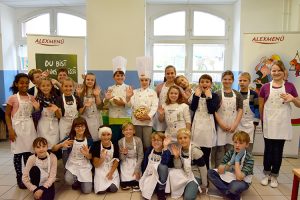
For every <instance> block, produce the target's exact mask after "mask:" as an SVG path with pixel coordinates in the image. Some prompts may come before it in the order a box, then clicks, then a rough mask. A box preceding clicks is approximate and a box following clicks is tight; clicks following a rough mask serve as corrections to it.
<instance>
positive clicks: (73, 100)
mask: <svg viewBox="0 0 300 200" xmlns="http://www.w3.org/2000/svg"><path fill="white" fill-rule="evenodd" d="M73 88H74V82H73V80H72V79H71V78H66V79H64V80H63V82H62V90H63V94H62V96H61V97H59V98H58V99H57V105H58V107H59V108H60V109H61V112H62V117H61V119H60V121H59V135H60V137H59V138H60V140H63V139H64V138H65V137H66V136H67V135H68V134H69V133H70V131H71V126H72V123H73V120H74V119H75V117H77V116H78V113H80V114H82V113H83V112H84V109H85V106H83V104H82V101H81V100H80V98H79V97H78V96H74V95H72V93H73Z"/></svg>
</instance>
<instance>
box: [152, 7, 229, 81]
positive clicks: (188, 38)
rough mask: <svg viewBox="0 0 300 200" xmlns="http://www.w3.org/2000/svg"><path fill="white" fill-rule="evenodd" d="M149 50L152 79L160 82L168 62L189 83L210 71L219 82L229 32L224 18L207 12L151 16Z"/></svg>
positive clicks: (182, 11) (183, 11) (224, 61)
mask: <svg viewBox="0 0 300 200" xmlns="http://www.w3.org/2000/svg"><path fill="white" fill-rule="evenodd" d="M150 19H151V20H150V24H149V28H148V30H150V31H149V32H148V37H147V38H148V40H147V42H148V44H147V45H148V50H149V54H151V55H152V56H153V70H154V73H153V82H154V84H156V83H158V82H161V81H162V80H163V77H164V69H165V67H166V66H167V65H174V66H175V67H176V70H177V74H184V75H185V76H186V77H187V78H188V79H189V80H190V81H191V82H198V80H199V77H200V76H201V75H202V74H204V73H207V74H210V75H211V76H212V78H213V81H214V82H220V81H221V73H222V72H223V71H224V70H225V63H226V53H227V52H226V51H227V43H228V41H227V40H228V36H227V35H228V34H227V31H226V30H227V28H226V20H225V19H223V18H222V17H220V16H216V15H214V14H212V13H209V12H203V11H198V10H192V9H184V10H179V11H178V10H177V11H174V12H168V13H165V14H163V15H160V16H156V17H153V18H152V17H151V16H150Z"/></svg>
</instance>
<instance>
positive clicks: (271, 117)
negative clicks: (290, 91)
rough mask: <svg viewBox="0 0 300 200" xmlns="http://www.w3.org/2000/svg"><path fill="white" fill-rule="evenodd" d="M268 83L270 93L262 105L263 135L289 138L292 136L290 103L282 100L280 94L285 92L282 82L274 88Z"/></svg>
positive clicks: (282, 138)
mask: <svg viewBox="0 0 300 200" xmlns="http://www.w3.org/2000/svg"><path fill="white" fill-rule="evenodd" d="M272 83H273V82H271V83H270V95H269V98H268V100H267V101H266V102H265V105H264V115H263V117H264V119H263V120H264V121H263V122H264V126H263V132H264V137H265V138H268V139H281V140H291V139H292V137H293V131H292V125H291V112H292V109H291V105H290V103H286V102H283V99H282V98H280V94H282V93H284V94H285V93H286V91H285V86H284V84H283V85H282V87H281V88H278V89H274V88H273V87H272Z"/></svg>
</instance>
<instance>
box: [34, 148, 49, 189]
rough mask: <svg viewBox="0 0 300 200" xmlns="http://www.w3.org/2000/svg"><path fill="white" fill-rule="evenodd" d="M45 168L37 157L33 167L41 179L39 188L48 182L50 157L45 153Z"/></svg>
mask: <svg viewBox="0 0 300 200" xmlns="http://www.w3.org/2000/svg"><path fill="white" fill-rule="evenodd" d="M46 159H47V166H44V165H43V161H42V160H41V159H39V158H38V157H37V156H36V158H35V166H37V167H38V168H39V169H40V172H41V178H40V183H39V186H42V185H44V183H45V182H46V181H47V180H48V178H49V175H50V167H51V164H50V160H51V159H50V156H49V153H48V152H47V158H46Z"/></svg>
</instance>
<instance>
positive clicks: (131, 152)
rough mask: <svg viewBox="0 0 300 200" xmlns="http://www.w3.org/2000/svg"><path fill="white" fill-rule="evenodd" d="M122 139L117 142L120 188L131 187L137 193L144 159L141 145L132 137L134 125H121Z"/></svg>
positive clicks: (138, 139)
mask: <svg viewBox="0 0 300 200" xmlns="http://www.w3.org/2000/svg"><path fill="white" fill-rule="evenodd" d="M122 131H123V134H124V137H123V138H121V139H120V140H119V155H120V173H121V183H120V185H121V188H122V189H123V190H128V189H130V188H131V187H132V189H133V190H134V191H139V182H138V180H139V179H140V177H141V173H142V172H141V164H142V161H143V158H144V151H143V143H142V141H141V139H140V138H139V137H136V136H133V135H134V133H135V129H134V125H133V124H132V123H130V122H128V123H125V124H123V126H122Z"/></svg>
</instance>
